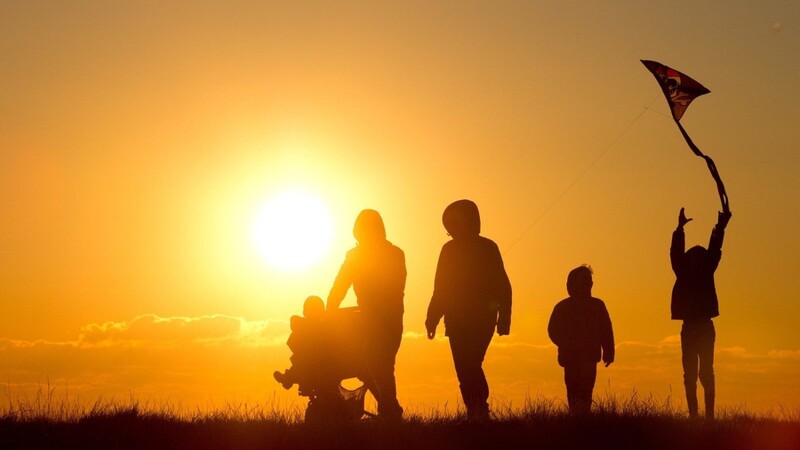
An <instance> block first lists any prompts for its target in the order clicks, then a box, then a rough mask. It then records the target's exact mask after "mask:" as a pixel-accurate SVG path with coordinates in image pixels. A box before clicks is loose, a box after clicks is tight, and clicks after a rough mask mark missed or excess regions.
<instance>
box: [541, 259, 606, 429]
mask: <svg viewBox="0 0 800 450" xmlns="http://www.w3.org/2000/svg"><path fill="white" fill-rule="evenodd" d="M593 284H594V283H593V281H592V268H591V267H589V266H586V265H584V266H580V267H577V268H575V269H573V270H572V271H571V272H570V273H569V275H568V276H567V292H568V293H569V297H568V298H566V299H564V300H561V301H560V302H558V304H556V306H555V308H553V314H552V315H551V316H550V323H549V324H548V326H547V332H548V334H549V335H550V340H552V341H553V343H554V344H556V346H558V364H559V365H560V366H561V367H563V368H564V381H565V383H566V385H567V402H568V403H569V411H570V412H571V413H579V414H585V413H588V412H589V411H590V410H591V407H592V391H593V390H594V383H595V380H596V378H597V363H598V362H600V360H602V361H603V362H604V363H605V366H606V367H608V366H609V365H611V363H613V362H614V331H613V329H612V327H611V318H610V317H609V315H608V310H607V309H606V305H605V303H603V301H602V300H600V299H599V298H595V297H592V285H593Z"/></svg>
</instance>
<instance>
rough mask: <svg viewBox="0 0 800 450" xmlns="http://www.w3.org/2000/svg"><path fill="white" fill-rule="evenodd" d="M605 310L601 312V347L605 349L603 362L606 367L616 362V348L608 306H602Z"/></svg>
mask: <svg viewBox="0 0 800 450" xmlns="http://www.w3.org/2000/svg"><path fill="white" fill-rule="evenodd" d="M602 307H603V310H602V312H601V317H600V320H601V321H602V322H601V324H600V346H601V348H602V349H603V362H604V363H605V365H606V367H608V366H610V365H611V363H613V362H614V356H615V348H614V329H613V327H612V326H611V316H609V314H608V309H606V305H605V304H602Z"/></svg>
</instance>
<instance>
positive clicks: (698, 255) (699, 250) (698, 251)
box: [684, 245, 708, 268]
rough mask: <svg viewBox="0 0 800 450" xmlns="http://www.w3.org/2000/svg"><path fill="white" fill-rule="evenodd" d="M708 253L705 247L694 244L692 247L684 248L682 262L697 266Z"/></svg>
mask: <svg viewBox="0 0 800 450" xmlns="http://www.w3.org/2000/svg"><path fill="white" fill-rule="evenodd" d="M707 254H708V250H706V249H705V247H702V246H700V245H695V246H694V247H692V248H690V249H689V250H686V256H685V257H684V258H685V259H684V263H685V264H686V266H687V267H690V268H691V267H699V266H701V265H702V264H703V261H705V259H706V255H707Z"/></svg>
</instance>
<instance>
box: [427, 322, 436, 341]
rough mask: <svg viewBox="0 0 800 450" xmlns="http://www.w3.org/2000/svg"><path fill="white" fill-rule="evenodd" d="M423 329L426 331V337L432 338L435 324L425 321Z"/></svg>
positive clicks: (434, 334)
mask: <svg viewBox="0 0 800 450" xmlns="http://www.w3.org/2000/svg"><path fill="white" fill-rule="evenodd" d="M425 330H426V331H427V332H428V339H433V338H434V337H435V336H436V325H434V324H429V323H427V322H426V323H425Z"/></svg>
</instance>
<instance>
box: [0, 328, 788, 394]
mask: <svg viewBox="0 0 800 450" xmlns="http://www.w3.org/2000/svg"><path fill="white" fill-rule="evenodd" d="M289 331H290V330H289V325H288V323H287V322H285V321H276V320H247V319H244V318H241V317H234V316H227V315H206V316H198V317H160V316H156V315H153V314H144V315H141V316H137V317H133V318H131V319H130V320H125V321H109V322H104V323H96V324H88V325H86V326H84V327H81V328H80V330H79V331H78V332H77V333H76V335H77V337H76V339H74V340H67V341H62V342H51V341H43V340H32V341H25V340H12V339H0V377H2V379H3V380H4V381H6V382H8V384H9V385H10V386H13V388H14V389H15V391H16V392H28V393H30V392H35V391H36V389H37V388H38V387H40V386H41V385H42V383H47V382H52V383H53V384H54V385H55V384H57V385H60V386H66V385H68V386H69V390H70V392H71V393H73V394H75V395H80V396H82V398H85V399H87V401H89V402H91V401H94V400H95V399H96V398H98V397H104V398H108V397H111V396H116V397H117V398H121V397H127V396H128V395H130V393H131V392H134V393H136V395H137V396H139V397H143V398H153V399H159V398H164V397H167V398H169V399H171V400H173V401H181V402H186V403H187V404H198V402H207V401H209V398H212V397H213V398H216V399H217V401H219V399H220V398H227V399H229V398H242V397H246V396H248V395H259V396H264V397H266V396H270V395H272V396H276V397H275V398H277V399H279V400H281V401H286V402H296V401H297V400H298V397H297V394H296V391H284V390H283V389H281V388H280V387H279V386H278V385H277V383H275V381H274V380H272V378H271V373H272V371H274V370H283V369H285V368H287V367H288V366H289V365H290V361H289V356H290V351H289V349H288V348H287V346H286V345H285V344H286V339H287V336H288V334H289ZM680 352H681V350H680V338H679V337H678V336H665V337H664V338H663V339H660V340H656V341H652V342H644V341H621V342H619V343H618V344H617V361H616V362H615V363H614V364H613V365H612V366H611V367H609V368H605V367H598V378H597V385H596V386H597V387H596V392H597V393H598V395H602V393H603V392H611V393H615V394H620V395H630V394H631V392H632V391H634V390H635V391H636V392H639V393H652V394H654V395H656V396H660V397H669V396H671V397H672V398H673V400H674V401H675V402H676V404H682V403H681V402H682V398H683V387H682V368H681V353H680ZM715 359H716V360H715V368H716V373H717V391H718V396H719V398H720V403H721V404H745V405H747V406H748V407H756V406H757V407H769V406H774V405H789V406H794V405H798V404H800V386H798V385H797V383H796V380H797V379H800V349H772V350H768V351H762V352H754V351H752V350H749V349H747V348H746V347H743V346H737V345H731V346H726V347H717V351H716V358H715ZM396 368H397V380H398V392H399V393H400V396H401V401H403V402H405V403H408V404H417V405H441V404H444V403H445V402H448V401H449V402H451V404H454V403H455V402H456V401H457V399H458V398H459V393H458V381H457V380H456V377H455V371H454V369H453V363H452V355H451V353H450V348H449V345H448V339H447V338H445V337H442V336H437V339H434V340H433V341H429V340H428V339H427V338H426V336H425V335H424V334H422V333H416V332H413V331H409V332H406V333H405V334H404V339H403V342H402V345H401V347H400V352H399V354H398V358H397V364H396ZM484 368H485V371H486V374H487V377H488V379H489V383H490V388H491V392H492V395H493V398H495V399H498V400H499V401H503V402H509V403H510V402H513V403H514V404H519V403H520V402H521V401H524V398H525V397H526V396H528V395H531V396H536V395H545V396H550V397H552V396H557V397H560V398H563V396H564V384H563V371H562V369H561V368H560V367H559V366H558V364H557V361H556V348H555V347H554V346H553V345H552V344H551V343H549V342H538V343H537V342H526V341H518V340H515V339H513V337H504V338H495V339H493V341H492V344H491V346H490V347H489V350H488V352H487V355H486V359H485V362H484ZM9 398H11V397H9Z"/></svg>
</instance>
